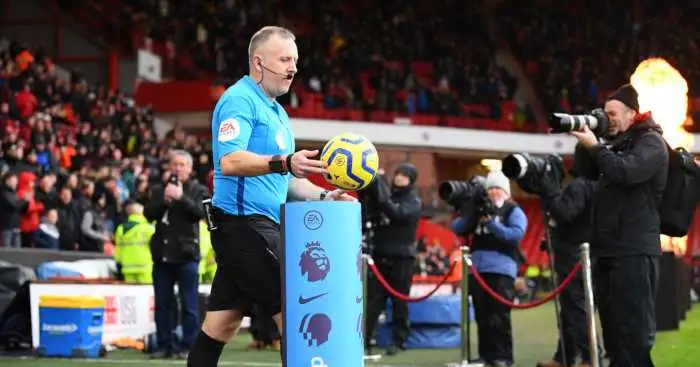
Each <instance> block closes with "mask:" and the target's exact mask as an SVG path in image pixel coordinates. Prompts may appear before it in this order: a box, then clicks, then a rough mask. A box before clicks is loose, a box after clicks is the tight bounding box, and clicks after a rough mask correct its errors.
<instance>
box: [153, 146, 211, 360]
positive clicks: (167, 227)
mask: <svg viewBox="0 0 700 367" xmlns="http://www.w3.org/2000/svg"><path fill="white" fill-rule="evenodd" d="M169 170H170V172H171V174H172V175H171V177H170V179H169V180H168V182H166V183H165V184H164V185H162V186H154V187H153V188H152V191H151V197H150V200H149V204H148V206H147V207H146V209H145V211H144V214H145V216H146V218H147V219H148V220H149V221H156V232H155V233H154V234H153V237H152V238H151V255H152V257H153V287H154V291H155V303H156V305H155V306H156V310H155V321H156V333H157V339H158V351H157V352H156V353H154V355H153V358H169V357H172V355H173V353H176V352H177V353H179V357H180V358H183V359H186V355H187V352H188V351H189V349H190V347H191V346H192V343H193V342H194V338H195V337H196V336H197V332H198V331H199V322H198V320H197V319H198V315H199V313H198V304H199V303H198V302H199V300H198V294H199V292H198V289H199V257H200V249H199V238H200V237H199V221H200V220H202V219H204V216H205V213H204V209H203V207H202V204H201V202H202V200H203V199H204V198H205V196H207V195H208V190H207V188H206V187H205V186H203V185H201V184H199V183H198V182H197V181H196V180H195V179H192V178H190V175H191V174H192V156H191V155H190V154H189V153H187V152H186V151H183V150H176V151H174V152H173V153H172V154H171V156H170V167H169ZM175 283H177V286H178V296H179V299H180V309H181V313H182V316H181V319H182V331H183V335H182V343H181V345H180V346H179V348H177V349H178V350H175V349H176V348H174V347H173V342H172V336H171V335H172V331H173V328H174V325H173V324H172V322H173V320H172V319H173V318H172V315H173V309H172V305H173V301H174V290H173V286H174V285H175Z"/></svg>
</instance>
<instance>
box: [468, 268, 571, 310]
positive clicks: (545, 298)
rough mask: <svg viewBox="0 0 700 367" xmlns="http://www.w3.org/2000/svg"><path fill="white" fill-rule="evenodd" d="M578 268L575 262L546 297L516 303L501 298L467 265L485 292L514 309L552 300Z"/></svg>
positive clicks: (566, 284)
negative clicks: (519, 303) (561, 280)
mask: <svg viewBox="0 0 700 367" xmlns="http://www.w3.org/2000/svg"><path fill="white" fill-rule="evenodd" d="M579 270H581V263H576V266H574V268H573V269H571V272H570V273H569V275H567V276H566V278H564V281H563V282H561V284H559V286H558V287H557V288H556V289H555V290H554V291H552V292H551V293H549V294H548V295H547V296H546V297H544V298H542V299H540V300H537V301H533V302H528V303H524V304H521V305H518V304H515V303H513V302H511V301H509V300H507V299H505V298H503V297H502V296H501V295H500V294H498V293H496V291H494V290H493V289H491V287H489V285H488V284H486V281H484V278H482V277H481V274H479V272H478V271H476V268H474V267H473V266H470V267H469V272H470V273H471V274H472V276H474V279H476V282H477V283H479V285H480V286H481V288H483V289H484V291H486V293H488V294H489V295H490V296H491V297H493V298H495V299H496V301H498V302H499V303H502V304H504V305H506V306H508V307H510V308H515V309H520V310H526V309H530V308H535V307H537V306H541V305H543V304H545V303H547V302H549V301H551V300H553V299H554V297H556V296H557V295H558V294H559V293H561V292H562V291H563V290H564V288H566V287H567V286H568V285H569V283H571V281H572V280H574V277H575V276H576V273H578V271H579Z"/></svg>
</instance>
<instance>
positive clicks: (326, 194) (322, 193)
mask: <svg viewBox="0 0 700 367" xmlns="http://www.w3.org/2000/svg"><path fill="white" fill-rule="evenodd" d="M328 194H330V191H328V190H323V191H321V194H319V195H318V200H319V201H324V200H326V197H327V196H328Z"/></svg>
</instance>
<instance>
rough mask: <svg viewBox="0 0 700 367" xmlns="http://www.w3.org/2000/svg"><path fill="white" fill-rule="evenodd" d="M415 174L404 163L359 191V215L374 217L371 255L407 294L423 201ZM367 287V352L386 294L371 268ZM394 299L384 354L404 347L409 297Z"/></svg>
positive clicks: (393, 282) (392, 282)
mask: <svg viewBox="0 0 700 367" xmlns="http://www.w3.org/2000/svg"><path fill="white" fill-rule="evenodd" d="M417 178H418V170H417V169H416V167H415V166H413V165H412V164H409V163H402V164H400V165H399V166H398V167H397V168H396V171H395V173H394V177H393V179H392V185H391V187H389V184H388V183H387V182H386V181H385V180H384V178H383V177H381V176H379V177H377V179H376V180H375V182H374V183H373V184H372V185H371V186H370V187H369V188H367V189H366V190H365V191H363V192H361V193H360V196H361V197H360V201H361V202H362V203H363V215H364V216H365V217H366V218H367V219H369V220H371V222H372V228H371V229H372V232H373V233H372V234H371V237H372V238H371V239H370V240H369V241H368V242H370V253H371V255H372V258H373V259H374V262H375V264H376V266H377V268H378V270H379V272H380V273H381V274H382V275H383V276H384V277H385V278H386V280H387V282H388V283H389V285H391V287H392V288H394V289H395V290H396V291H397V292H399V293H401V294H405V295H408V294H409V293H410V291H411V281H412V279H413V269H414V265H415V258H416V230H417V229H418V220H419V219H420V214H421V209H422V205H423V204H422V202H421V199H420V197H419V196H418V193H417V192H416V190H415V188H414V184H415V183H416V179H417ZM367 293H368V294H367V298H368V299H367V318H366V323H367V324H366V328H365V349H366V350H367V354H371V352H370V343H369V341H370V340H371V338H372V334H373V332H374V328H375V326H376V324H377V319H378V318H379V315H380V314H381V313H382V311H383V310H384V309H385V308H386V301H387V299H388V298H389V294H388V292H387V291H386V290H385V289H384V287H383V286H382V285H381V284H380V283H379V281H378V280H377V279H376V278H375V277H374V276H373V275H372V274H371V273H370V274H369V275H368V285H367ZM392 305H393V312H392V315H393V316H392V326H393V341H392V342H393V343H392V345H391V346H390V347H389V349H388V350H387V355H393V354H396V353H397V352H398V351H399V349H404V343H405V342H406V339H407V338H408V332H409V324H408V303H407V302H406V301H403V300H400V299H396V298H394V299H392Z"/></svg>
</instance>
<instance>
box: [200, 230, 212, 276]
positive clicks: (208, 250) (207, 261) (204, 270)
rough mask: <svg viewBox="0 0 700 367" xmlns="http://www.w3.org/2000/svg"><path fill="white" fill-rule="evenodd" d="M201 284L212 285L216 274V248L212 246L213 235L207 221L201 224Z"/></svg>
mask: <svg viewBox="0 0 700 367" xmlns="http://www.w3.org/2000/svg"><path fill="white" fill-rule="evenodd" d="M199 253H200V254H201V259H200V260H199V282H200V283H211V282H212V281H213V280H214V274H215V273H216V259H215V256H214V247H213V246H212V245H211V233H209V229H208V228H207V224H206V222H205V221H200V222H199Z"/></svg>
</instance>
